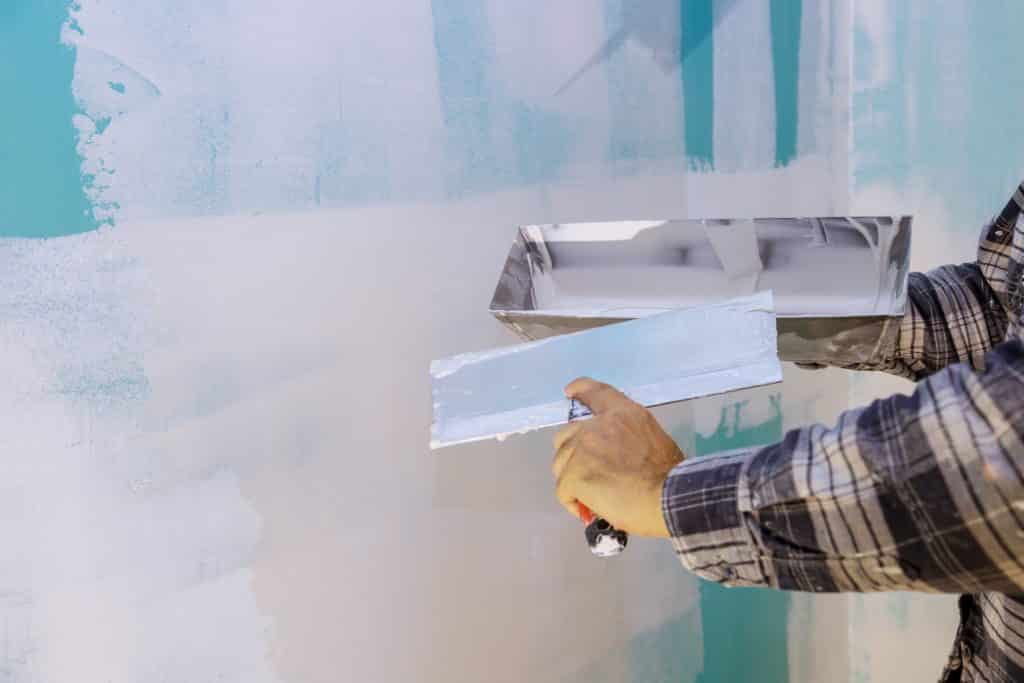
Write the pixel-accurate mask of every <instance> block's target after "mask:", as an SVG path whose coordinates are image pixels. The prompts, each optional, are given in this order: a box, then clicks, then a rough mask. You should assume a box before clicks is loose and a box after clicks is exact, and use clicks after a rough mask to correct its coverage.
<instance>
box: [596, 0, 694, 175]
mask: <svg viewBox="0 0 1024 683" xmlns="http://www.w3.org/2000/svg"><path fill="white" fill-rule="evenodd" d="M604 21H605V30H606V32H607V34H608V35H609V36H618V35H623V36H625V40H626V42H628V43H632V44H634V45H638V46H643V48H644V50H643V52H641V53H640V54H639V55H637V54H636V53H631V51H629V50H625V49H617V50H615V51H614V52H613V53H612V54H611V55H610V56H609V57H608V59H607V60H606V61H605V73H606V77H607V83H608V115H609V118H610V126H609V130H608V155H607V158H608V160H609V161H610V162H612V164H615V163H617V162H629V163H632V162H643V161H664V160H666V159H675V160H681V159H683V158H684V155H685V150H684V129H683V122H682V121H678V124H677V125H676V126H674V127H669V128H668V129H666V128H665V127H663V126H659V125H658V119H659V112H657V111H655V110H656V109H657V108H659V107H674V108H676V109H682V95H683V92H682V88H681V87H680V88H679V89H678V91H677V92H676V93H674V95H673V96H672V97H671V99H669V98H665V97H664V96H661V97H660V99H659V95H658V94H656V90H655V89H654V88H653V87H652V82H651V78H650V76H649V75H647V74H648V73H649V72H643V75H638V71H637V62H638V61H641V62H648V64H651V63H653V64H659V65H660V67H661V69H662V71H663V73H668V74H671V73H672V72H674V71H675V69H677V68H678V67H679V58H678V56H679V54H680V47H679V43H680V35H679V27H680V19H679V6H678V5H676V4H675V3H673V2H622V0H605V2H604ZM620 47H621V46H620ZM672 78H673V80H675V78H674V77H672ZM652 105H653V106H652Z"/></svg>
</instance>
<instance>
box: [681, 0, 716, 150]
mask: <svg viewBox="0 0 1024 683" xmlns="http://www.w3.org/2000/svg"><path fill="white" fill-rule="evenodd" d="M713 10H714V2H713V0H680V3H679V15H680V20H681V22H682V23H681V32H680V35H681V39H680V46H679V47H680V61H681V62H682V70H681V73H682V78H683V127H684V131H683V138H684V147H685V149H686V156H687V158H688V159H689V162H690V164H691V165H693V166H694V167H696V168H709V169H710V168H714V165H715V154H714V132H715V127H714V126H715V97H714V93H715V90H714V80H715V70H714V34H713V30H712V28H713V19H714V16H713Z"/></svg>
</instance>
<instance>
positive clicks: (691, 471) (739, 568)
mask: <svg viewBox="0 0 1024 683" xmlns="http://www.w3.org/2000/svg"><path fill="white" fill-rule="evenodd" d="M758 450H759V449H757V448H751V449H742V450H737V451H729V452H726V453H719V454H715V455H708V456H703V457H700V458H693V459H690V460H685V461H683V462H682V463H680V464H679V465H677V466H676V467H675V469H673V470H672V471H671V472H670V473H669V475H668V477H667V478H666V479H665V484H664V486H663V488H662V495H661V505H662V513H663V514H664V515H665V524H666V526H668V530H669V533H670V534H671V535H672V546H673V547H674V548H675V551H676V556H677V557H678V558H679V561H680V562H681V563H682V564H683V566H684V567H685V568H687V569H689V570H690V571H692V572H694V573H695V574H697V575H698V576H700V577H701V578H704V579H707V580H709V581H714V582H716V583H721V584H725V585H730V586H771V585H772V581H771V578H770V571H771V570H770V564H769V563H768V562H767V561H766V560H765V559H764V557H763V556H762V553H761V552H760V550H759V545H758V543H757V538H756V534H755V530H754V526H753V524H751V510H752V507H751V500H750V492H749V487H748V486H747V485H746V481H747V477H746V472H747V466H748V463H749V462H750V460H751V458H752V457H753V456H754V454H755V453H757V452H758Z"/></svg>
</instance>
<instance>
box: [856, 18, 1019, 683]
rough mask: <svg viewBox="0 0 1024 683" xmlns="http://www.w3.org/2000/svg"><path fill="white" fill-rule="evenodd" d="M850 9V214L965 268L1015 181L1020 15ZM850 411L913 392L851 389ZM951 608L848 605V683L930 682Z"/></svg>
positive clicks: (916, 257) (900, 386)
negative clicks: (905, 228)
mask: <svg viewBox="0 0 1024 683" xmlns="http://www.w3.org/2000/svg"><path fill="white" fill-rule="evenodd" d="M934 9H935V7H934V5H932V4H931V3H927V2H919V1H917V0H914V1H912V2H905V3H883V2H868V1H861V2H857V3H856V13H855V22H854V50H853V54H854V59H853V72H854V80H853V83H854V85H853V100H852V103H853V114H852V140H853V145H852V158H851V166H852V206H853V210H854V211H857V212H872V211H876V210H880V209H881V207H886V210H889V211H907V212H912V213H914V214H915V225H914V231H915V236H914V245H913V249H912V266H913V267H914V269H915V270H927V269H929V268H933V267H935V266H938V265H941V264H944V263H958V262H963V261H970V260H973V259H974V258H975V250H976V246H977V241H978V237H979V235H980V232H981V227H982V225H983V223H984V222H985V221H987V220H989V219H990V218H991V217H992V216H993V215H995V214H996V213H997V212H998V211H999V210H1000V209H1002V207H1003V206H1004V205H1005V203H1006V202H1007V201H1008V200H1009V198H1010V196H1011V195H1012V193H1013V190H1014V188H1015V187H1016V186H1017V184H1018V183H1019V182H1020V181H1021V179H1022V178H1024V155H1022V147H1024V137H1022V135H1021V132H1022V130H1021V128H1022V126H1024V122H1022V121H1021V120H1020V117H1018V116H1016V115H1014V114H1013V110H1014V109H1015V108H1016V101H1017V99H1018V96H1017V94H1016V93H1017V92H1019V89H1020V88H1019V87H1018V86H1019V85H1020V83H1021V78H1022V77H1021V75H1020V74H1018V73H1017V70H1016V69H1014V68H1013V63H1014V58H1015V57H1014V55H1015V54H1016V51H1017V45H1018V42H1019V41H1018V40H1017V37H1016V32H1015V28H1016V27H1017V26H1018V25H1019V22H1018V21H1017V20H1018V19H1024V7H1021V6H1020V4H1019V3H1013V2H1008V1H999V2H991V3H971V2H963V1H959V0H958V1H956V2H948V3H943V5H942V11H941V12H935V11H934ZM851 379H852V382H853V384H852V387H851V397H850V400H851V403H853V404H856V405H860V404H863V403H865V402H867V401H869V400H870V399H872V398H874V397H876V396H885V395H888V394H890V393H892V392H894V391H900V392H903V393H907V392H908V391H910V390H912V388H913V387H912V385H910V384H909V383H908V382H903V381H901V380H898V379H893V378H886V377H878V376H870V375H868V376H855V377H853V378H851ZM956 623H957V609H956V601H955V598H954V597H953V596H938V597H936V596H921V595H905V594H893V595H877V596H858V597H856V598H854V599H852V601H851V604H850V633H851V637H850V644H849V647H850V666H851V676H852V677H853V678H852V679H853V680H857V681H869V680H931V679H934V678H936V677H937V676H938V672H939V671H940V670H941V667H942V664H943V661H944V659H945V657H946V655H947V653H948V652H949V648H950V643H951V640H952V637H953V634H954V633H955V632H956Z"/></svg>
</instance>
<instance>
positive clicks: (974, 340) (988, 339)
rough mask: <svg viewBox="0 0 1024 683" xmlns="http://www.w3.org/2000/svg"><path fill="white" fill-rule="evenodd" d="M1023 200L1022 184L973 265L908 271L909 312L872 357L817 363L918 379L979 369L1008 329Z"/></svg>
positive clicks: (986, 234) (989, 228)
mask: <svg viewBox="0 0 1024 683" xmlns="http://www.w3.org/2000/svg"><path fill="white" fill-rule="evenodd" d="M1022 187H1024V186H1022ZM1022 204H1024V194H1022V190H1021V188H1018V189H1017V192H1016V193H1015V194H1014V196H1013V198H1011V199H1010V201H1009V202H1008V203H1007V204H1006V207H1005V208H1004V209H1003V211H1002V212H1001V213H1000V214H999V215H998V216H996V218H995V219H993V220H992V221H991V222H990V223H989V224H988V225H986V226H985V229H984V230H983V231H982V234H981V239H980V241H979V245H978V259H977V261H975V262H974V263H966V264H963V265H958V266H943V267H941V268H937V269H935V270H933V271H931V272H929V273H911V274H910V277H909V278H908V281H907V310H906V313H905V314H904V316H903V318H902V319H899V320H897V321H894V322H895V324H896V328H895V329H891V330H885V331H883V333H882V335H881V343H880V347H879V349H878V351H877V353H876V356H875V357H874V358H872V359H871V361H869V362H867V363H861V364H858V365H842V364H841V363H836V362H830V359H828V358H825V359H819V360H818V362H819V363H821V364H829V365H839V366H840V367H846V368H847V369H850V370H877V371H883V372H889V373H893V374H896V375H901V376H903V377H908V378H910V379H914V380H918V379H922V378H924V377H927V376H928V375H930V374H931V373H933V372H936V371H937V370H941V369H942V368H944V367H946V366H947V365H951V364H953V363H969V364H971V365H972V366H973V367H975V368H980V367H981V365H980V364H981V362H982V360H983V358H984V354H985V352H987V351H989V350H990V349H991V348H992V347H993V346H995V345H996V344H997V343H999V342H1000V341H1001V340H1002V339H1003V337H1004V335H1005V332H1006V326H1007V311H1008V297H1007V292H1006V290H1007V287H1006V270H1007V264H1008V262H1009V253H1010V249H1011V244H1010V242H1011V238H1012V237H1013V228H1014V225H1015V223H1016V221H1017V217H1018V215H1019V214H1020V211H1021V205H1022ZM802 365H811V366H812V367H813V366H816V365H815V364H813V363H812V364H802ZM820 366H821V365H817V366H816V367H820Z"/></svg>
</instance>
